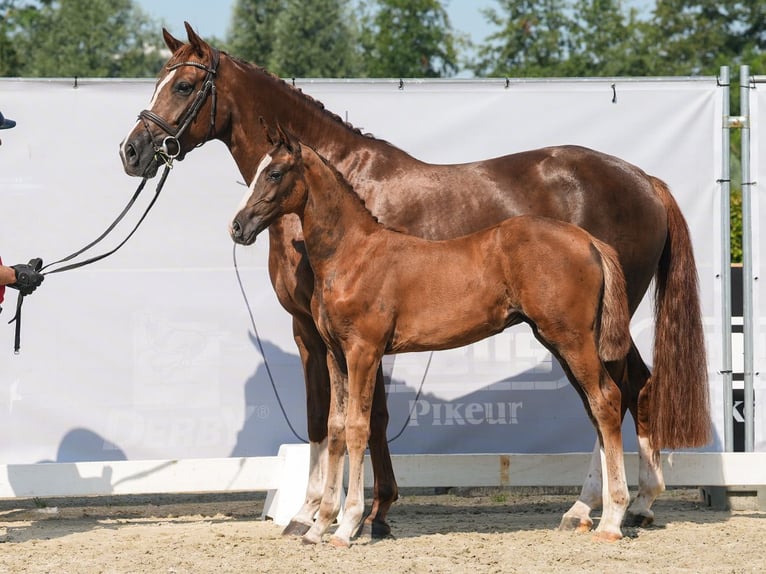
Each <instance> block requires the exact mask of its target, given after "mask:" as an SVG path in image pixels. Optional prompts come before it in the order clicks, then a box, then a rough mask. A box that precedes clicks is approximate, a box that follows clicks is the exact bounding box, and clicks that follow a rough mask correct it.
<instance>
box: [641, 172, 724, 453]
mask: <svg viewBox="0 0 766 574" xmlns="http://www.w3.org/2000/svg"><path fill="white" fill-rule="evenodd" d="M652 185H653V186H654V190H655V192H656V193H657V196H658V197H659V198H660V200H661V201H662V203H663V204H664V205H665V210H666V212H667V217H668V236H667V239H666V240H665V249H664V250H663V252H662V256H661V257H660V261H659V265H658V267H657V273H656V275H655V296H654V315H655V332H654V365H653V369H652V376H651V378H650V379H649V383H648V385H647V390H648V393H649V404H650V408H651V411H650V412H651V414H652V416H651V417H650V419H649V420H650V428H649V436H650V438H651V441H652V446H653V447H654V448H656V449H660V448H670V449H674V448H684V447H696V446H702V445H704V444H706V443H708V442H709V441H710V434H711V428H710V406H709V402H708V377H707V360H706V357H705V338H704V332H703V328H702V311H701V308H700V300H699V291H698V283H697V267H696V265H695V263H694V252H693V250H692V244H691V238H690V236H689V228H688V227H687V225H686V220H685V219H684V217H683V215H682V214H681V210H680V208H679V207H678V203H676V200H675V199H674V198H673V196H672V195H671V194H670V190H669V189H668V187H667V185H666V184H665V183H664V182H662V181H660V180H659V179H657V178H652Z"/></svg>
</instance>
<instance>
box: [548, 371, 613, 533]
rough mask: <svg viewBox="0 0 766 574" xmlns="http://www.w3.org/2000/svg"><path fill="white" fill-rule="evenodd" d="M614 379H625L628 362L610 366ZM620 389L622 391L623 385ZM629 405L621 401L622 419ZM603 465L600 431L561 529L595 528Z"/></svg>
mask: <svg viewBox="0 0 766 574" xmlns="http://www.w3.org/2000/svg"><path fill="white" fill-rule="evenodd" d="M609 372H610V375H611V377H612V380H614V381H620V380H624V377H625V373H627V368H626V363H625V362H622V361H615V362H613V363H611V364H610V368H609ZM620 390H621V391H622V385H621V388H620ZM626 410H627V407H626V405H625V401H624V395H623V400H622V402H621V410H620V420H621V421H622V419H623V418H625V412H626ZM601 467H602V465H601V442H600V441H599V437H598V433H596V444H595V446H594V447H593V453H592V455H591V457H590V463H589V466H588V474H587V475H586V477H585V482H584V483H583V486H582V489H581V490H580V496H579V498H578V499H577V500H576V501H575V503H574V504H573V505H572V507H571V508H570V509H569V510H567V511H566V513H564V516H562V518H561V523H560V524H559V530H576V531H577V532H587V531H589V530H591V529H592V528H593V519H592V518H591V516H590V513H591V512H592V511H593V510H597V509H599V508H601V505H602V497H603V492H602V488H603V472H602V468H601Z"/></svg>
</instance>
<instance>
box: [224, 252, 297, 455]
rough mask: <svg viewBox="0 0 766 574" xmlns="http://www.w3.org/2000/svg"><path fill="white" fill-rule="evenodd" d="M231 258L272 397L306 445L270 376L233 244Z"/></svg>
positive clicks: (292, 429) (295, 435)
mask: <svg viewBox="0 0 766 574" xmlns="http://www.w3.org/2000/svg"><path fill="white" fill-rule="evenodd" d="M231 256H232V259H233V260H234V272H235V273H236V274H237V283H238V284H239V291H240V293H242V298H243V299H244V300H245V307H247V314H248V315H249V316H250V326H251V327H252V328H253V334H254V335H255V341H256V342H257V343H258V350H259V351H260V352H261V357H263V366H264V367H266V373H267V374H268V375H269V382H270V383H271V388H272V389H273V390H274V396H275V397H276V398H277V404H279V408H280V410H281V411H282V416H283V417H285V421H286V422H287V426H288V427H290V431H292V433H293V436H294V437H295V438H297V439H298V440H299V441H300V442H304V443H307V442H309V441H307V440H306V439H305V438H303V437H302V436H300V435H299V434H298V432H297V431H296V430H295V428H294V427H293V425H292V423H291V422H290V417H288V416H287V411H286V410H285V406H284V405H283V404H282V399H281V398H280V397H279V391H277V384H276V383H275V382H274V376H273V375H272V374H271V369H270V368H269V362H268V361H267V360H266V351H265V350H264V348H263V343H262V342H261V335H260V334H259V333H258V327H256V325H255V316H254V315H253V310H252V308H251V307H250V301H249V299H248V298H247V293H245V287H244V285H243V284H242V277H241V276H240V274H239V266H238V265H237V244H236V243H235V244H234V248H233V249H232V250H231Z"/></svg>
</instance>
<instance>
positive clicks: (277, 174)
mask: <svg viewBox="0 0 766 574" xmlns="http://www.w3.org/2000/svg"><path fill="white" fill-rule="evenodd" d="M280 179H282V172H281V171H277V170H276V169H275V170H274V171H272V172H270V173H269V180H270V181H279V180H280Z"/></svg>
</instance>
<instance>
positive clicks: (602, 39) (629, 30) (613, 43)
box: [562, 0, 648, 76]
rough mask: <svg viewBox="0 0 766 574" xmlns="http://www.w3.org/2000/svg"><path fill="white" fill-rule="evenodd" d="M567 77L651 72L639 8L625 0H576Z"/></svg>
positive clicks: (570, 32)
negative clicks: (627, 3) (629, 7)
mask: <svg viewBox="0 0 766 574" xmlns="http://www.w3.org/2000/svg"><path fill="white" fill-rule="evenodd" d="M573 10H574V14H576V15H577V17H576V18H573V19H572V21H571V24H570V26H569V28H568V30H567V33H568V35H569V42H568V44H569V46H570V53H569V55H568V57H567V59H566V63H565V64H564V65H563V66H562V71H563V72H564V73H563V74H562V75H564V76H642V75H647V72H648V69H647V62H646V58H645V50H644V49H643V46H642V38H643V36H642V32H643V30H642V28H641V26H640V22H639V20H638V11H637V10H636V9H635V8H632V9H630V10H628V11H626V10H625V9H624V7H623V2H622V0H576V1H575V3H574V6H573Z"/></svg>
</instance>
